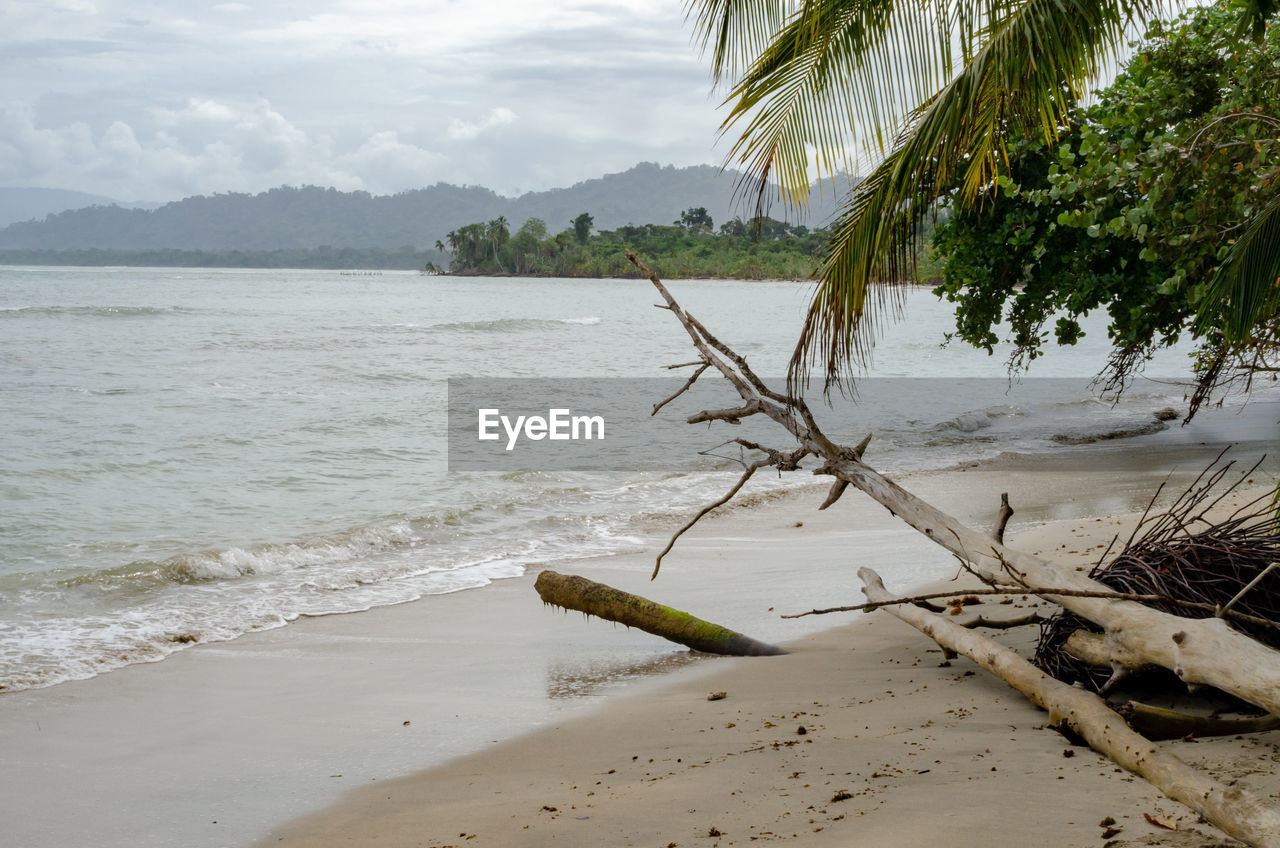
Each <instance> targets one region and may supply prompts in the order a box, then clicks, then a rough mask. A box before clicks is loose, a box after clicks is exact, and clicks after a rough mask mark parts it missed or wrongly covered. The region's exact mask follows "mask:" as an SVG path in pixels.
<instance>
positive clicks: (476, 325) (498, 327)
mask: <svg viewBox="0 0 1280 848" xmlns="http://www.w3.org/2000/svg"><path fill="white" fill-rule="evenodd" d="M599 323H600V319H599V318H598V317H596V316H594V315H589V316H587V317H585V318H494V319H492V320H489V321H451V322H448V323H444V324H432V325H430V327H429V329H432V330H467V331H472V332H503V333H506V332H513V331H519V330H537V329H542V328H545V327H563V326H572V325H578V326H587V327H590V326H594V325H596V324H599Z"/></svg>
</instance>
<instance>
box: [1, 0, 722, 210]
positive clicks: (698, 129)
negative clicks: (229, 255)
mask: <svg viewBox="0 0 1280 848" xmlns="http://www.w3.org/2000/svg"><path fill="white" fill-rule="evenodd" d="M690 33H691V30H690V29H689V27H688V26H687V25H686V24H685V23H684V20H683V15H682V11H681V4H680V2H679V0H653V2H644V0H634V2H633V1H632V0H596V2H585V1H584V0H560V2H554V0H489V2H485V3H469V2H465V0H454V1H453V2H451V1H450V0H416V1H415V2H407V0H360V2H354V1H353V0H352V1H349V2H343V0H308V2H297V1H296V0H273V2H269V3H268V2H262V0H246V1H245V2H226V3H213V4H210V3H207V2H195V0H163V2H160V0H8V2H6V3H4V4H2V5H0V185H8V186H38V187H46V188H66V189H77V190H80V191H88V192H92V193H95V194H104V195H108V196H111V197H116V198H118V199H121V200H173V199H177V198H179V197H184V196H187V195H190V194H209V193H213V192H225V191H249V192H256V191H261V190H264V189H267V188H271V187H273V186H277V185H282V184H289V185H301V184H307V183H309V184H315V185H324V186H336V187H338V188H340V189H364V190H366V191H370V192H373V193H375V194H386V193H394V192H397V191H403V190H406V189H411V188H420V187H423V186H426V185H431V184H433V183H435V182H439V181H444V182H451V183H458V184H472V185H485V186H488V187H490V188H493V189H495V190H497V191H499V192H502V193H504V194H515V193H519V192H523V191H529V190H537V189H545V188H552V187H557V186H567V185H570V184H572V183H574V182H577V181H580V180H583V179H589V178H591V177H595V176H599V175H601V174H604V173H609V172H613V171H620V170H623V169H625V168H628V167H630V166H631V165H633V164H635V163H636V162H638V161H641V160H648V161H657V162H660V163H663V164H668V163H670V164H675V165H689V164H698V163H714V164H719V162H720V160H721V156H722V152H721V151H722V148H718V147H716V146H715V141H716V127H717V126H718V124H719V114H718V111H717V109H716V104H717V103H718V98H717V97H714V96H713V95H712V94H711V86H710V78H709V73H708V71H707V67H706V64H705V63H704V62H703V61H701V59H700V58H699V56H698V54H697V50H696V49H695V47H694V46H693V45H692V44H691V43H690Z"/></svg>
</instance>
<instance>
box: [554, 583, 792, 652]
mask: <svg viewBox="0 0 1280 848" xmlns="http://www.w3.org/2000/svg"><path fill="white" fill-rule="evenodd" d="M534 589H536V590H537V592H538V595H539V597H541V598H542V602H543V603H546V604H551V605H553V606H557V607H563V608H564V609H571V610H577V611H578V612H584V613H586V614H587V615H594V616H595V617H596V618H603V619H607V620H609V621H616V622H618V623H619V624H625V625H626V626H628V627H635V628H637V629H639V630H643V631H644V632H646V633H652V634H653V635H655V636H661V637H662V638H664V639H669V640H671V641H672V642H676V643H677V644H680V645H684V646H686V647H689V648H692V649H693V650H695V651H702V652H703V653H706V654H726V655H730V656H749V657H760V656H777V655H779V654H785V653H786V651H784V650H782V649H781V648H779V647H777V646H776V645H770V644H768V643H766V642H760V641H757V640H755V639H752V638H751V637H750V636H743V635H742V634H741V633H738V632H735V631H733V630H730V629H729V628H727V627H721V626H720V625H718V624H712V623H711V622H709V621H703V620H702V619H700V618H697V617H696V616H692V615H690V614H689V613H687V612H682V611H680V610H678V609H672V608H671V607H668V606H664V605H662V604H659V603H655V602H653V601H651V600H649V599H648V598H642V597H640V596H639V595H633V594H631V593H630V592H624V591H622V590H621V589H615V588H613V587H612V586H606V585H605V584H603V583H596V582H595V581H593V580H588V579H587V578H585V577H579V576H578V575H576V574H558V573H556V572H554V571H544V572H542V573H541V574H539V575H538V580H537V582H535V583H534Z"/></svg>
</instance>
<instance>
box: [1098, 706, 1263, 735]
mask: <svg viewBox="0 0 1280 848" xmlns="http://www.w3.org/2000/svg"><path fill="white" fill-rule="evenodd" d="M1118 712H1119V713H1120V715H1122V716H1124V717H1125V719H1126V720H1128V722H1129V726H1130V727H1132V728H1133V729H1134V730H1136V731H1138V732H1139V733H1141V734H1142V735H1143V736H1145V737H1147V738H1148V739H1184V738H1186V737H1187V736H1197V737H1207V736H1234V735H1235V734H1237V733H1265V732H1266V731H1268V730H1275V729H1276V728H1280V716H1273V715H1265V716H1258V717H1256V718H1215V717H1213V716H1205V715H1191V714H1190V713H1184V712H1179V711H1177V710H1168V709H1165V708H1164V707H1153V706H1151V705H1150V704H1144V703H1142V702H1140V701H1130V702H1129V703H1128V704H1125V705H1124V706H1123V707H1121V708H1120V709H1119V710H1118Z"/></svg>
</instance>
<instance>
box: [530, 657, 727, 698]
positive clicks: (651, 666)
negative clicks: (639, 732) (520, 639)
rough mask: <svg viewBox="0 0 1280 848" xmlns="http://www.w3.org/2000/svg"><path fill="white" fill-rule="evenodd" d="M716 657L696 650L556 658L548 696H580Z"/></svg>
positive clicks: (548, 671) (551, 669)
mask: <svg viewBox="0 0 1280 848" xmlns="http://www.w3.org/2000/svg"><path fill="white" fill-rule="evenodd" d="M709 659H715V657H713V656H712V655H711V654H702V653H698V652H696V651H673V652H669V653H662V654H659V655H658V656H650V657H648V658H641V659H635V658H633V659H618V658H617V657H616V656H601V657H585V658H582V659H579V660H577V661H573V662H560V661H557V662H553V663H551V664H550V665H549V666H548V667H547V697H549V698H553V699H559V698H578V697H583V696H587V695H596V694H599V690H601V689H603V688H605V687H607V686H611V685H615V684H618V683H624V682H626V681H628V680H634V679H636V678H638V677H648V676H649V675H654V674H665V673H667V672H669V671H673V670H675V669H677V668H683V667H684V666H687V665H691V664H693V663H696V662H700V661H703V660H709Z"/></svg>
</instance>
